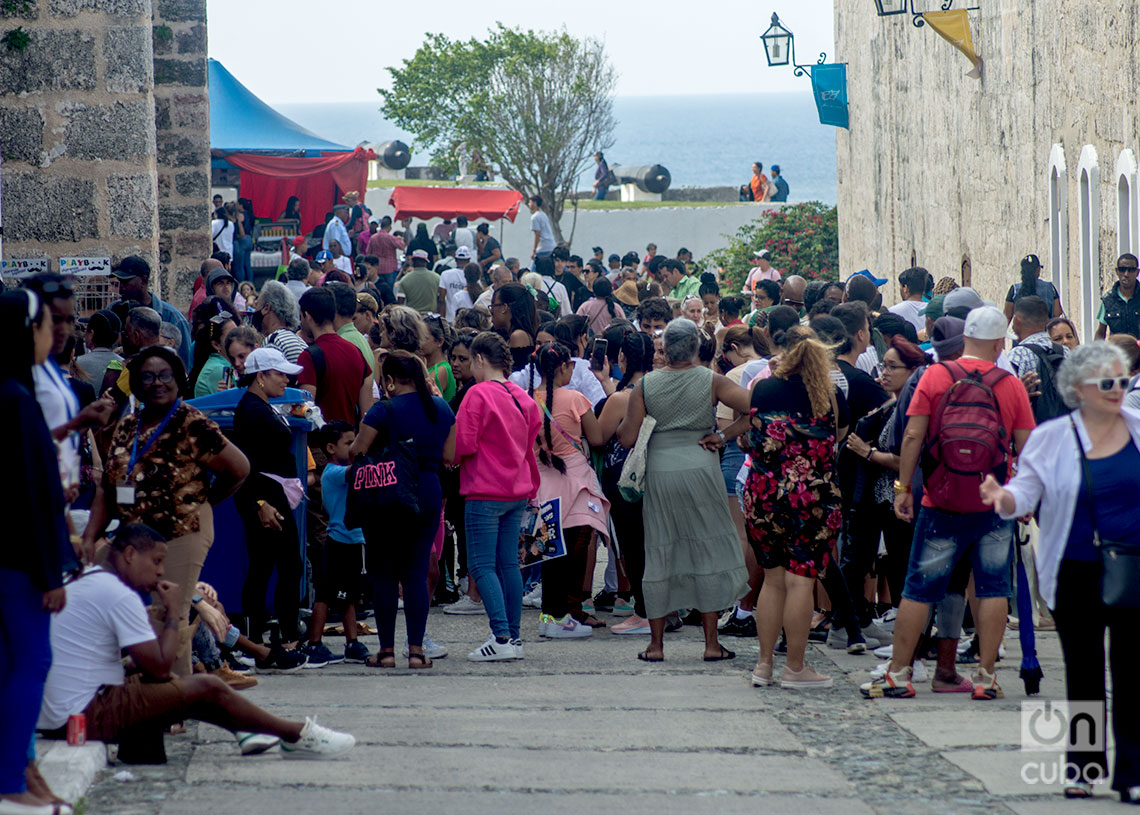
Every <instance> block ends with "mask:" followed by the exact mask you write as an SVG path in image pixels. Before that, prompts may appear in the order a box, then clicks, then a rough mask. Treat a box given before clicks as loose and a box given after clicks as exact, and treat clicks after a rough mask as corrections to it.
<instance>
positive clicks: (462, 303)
mask: <svg viewBox="0 0 1140 815" xmlns="http://www.w3.org/2000/svg"><path fill="white" fill-rule="evenodd" d="M479 296H480V297H482V296H483V295H481V294H480V295H479ZM474 306H475V304H474V303H472V302H471V292H469V291H467V287H466V286H464V287H463V288H462V289H460V290H459V291H457V292H456V293H455V313H456V314H458V313H459V310H460V309H461V308H473V307H474Z"/></svg>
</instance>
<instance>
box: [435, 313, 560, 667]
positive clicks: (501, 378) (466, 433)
mask: <svg viewBox="0 0 1140 815" xmlns="http://www.w3.org/2000/svg"><path fill="white" fill-rule="evenodd" d="M510 371H511V353H510V349H509V348H508V347H507V343H506V341H505V340H504V339H503V338H502V337H500V336H499V335H498V334H495V333H492V332H490V331H484V332H483V333H481V334H479V336H477V337H476V338H475V340H474V341H473V342H472V343H471V373H472V375H473V376H474V378H475V381H476V383H477V384H476V385H474V386H473V387H472V388H471V389H470V390H469V391H467V395H466V396H465V397H463V403H462V404H461V405H460V407H459V415H458V416H457V417H456V445H455V454H456V458H457V459H458V461H459V492H460V493H461V494H462V495H463V496H464V497H465V498H466V499H467V506H466V509H465V512H464V522H465V525H466V527H467V565H468V569H469V570H470V572H471V576H472V577H473V578H474V579H475V582H476V583H477V584H478V586H479V593H480V594H481V595H483V607H484V608H485V609H486V610H487V617H488V618H489V619H490V622H491V636H490V637H489V638H488V639H487V642H485V643H484V644H483V645H482V646H480V647H479V648H477V649H476V650H474V651H472V652H471V653H470V654H468V655H467V658H468V659H469V660H471V661H473V662H495V661H499V660H508V659H522V656H523V649H522V642H521V640H520V639H519V624H520V620H521V618H522V576H521V575H520V573H519V549H518V547H519V529H520V528H521V526H522V521H523V515H524V513H525V512H526V511H527V503H528V501H529V500H530V499H533V498H534V497H535V496H536V495H537V494H538V483H539V476H538V462H537V461H536V460H535V455H534V440H535V439H536V438H537V437H538V431H539V428H540V427H541V426H542V414H541V412H540V411H539V408H538V405H536V404H535V402H534V400H533V399H531V398H530V397H529V396H528V395H527V392H526V391H524V390H523V389H522V388H520V387H518V386H517V385H515V384H513V383H511V382H508V381H507V374H509V373H510Z"/></svg>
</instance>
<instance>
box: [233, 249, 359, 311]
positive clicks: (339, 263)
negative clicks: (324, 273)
mask: <svg viewBox="0 0 1140 815" xmlns="http://www.w3.org/2000/svg"><path fill="white" fill-rule="evenodd" d="M333 267H334V268H336V269H340V270H341V271H342V272H344V273H345V274H346V275H348V276H349V277H352V259H351V258H350V257H349V256H348V255H341V256H340V257H338V258H333ZM234 305H235V306H236V305H237V303H234Z"/></svg>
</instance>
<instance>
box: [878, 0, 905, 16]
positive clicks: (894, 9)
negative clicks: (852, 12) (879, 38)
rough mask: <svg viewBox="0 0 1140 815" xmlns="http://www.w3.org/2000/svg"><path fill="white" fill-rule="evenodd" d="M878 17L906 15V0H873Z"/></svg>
mask: <svg viewBox="0 0 1140 815" xmlns="http://www.w3.org/2000/svg"><path fill="white" fill-rule="evenodd" d="M875 5H876V6H878V9H879V16H880V17H891V16H893V15H895V14H906V12H907V5H908V3H907V0H875Z"/></svg>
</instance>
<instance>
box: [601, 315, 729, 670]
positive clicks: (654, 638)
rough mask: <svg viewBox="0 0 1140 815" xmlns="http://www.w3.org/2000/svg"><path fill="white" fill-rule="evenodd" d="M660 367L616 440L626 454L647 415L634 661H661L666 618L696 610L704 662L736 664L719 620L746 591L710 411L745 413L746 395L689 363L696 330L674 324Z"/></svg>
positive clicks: (633, 402)
mask: <svg viewBox="0 0 1140 815" xmlns="http://www.w3.org/2000/svg"><path fill="white" fill-rule="evenodd" d="M663 342H664V351H665V357H666V363H667V364H666V367H665V368H663V369H661V370H654V371H651V372H650V373H648V374H646V375H645V377H644V378H643V379H642V380H641V382H640V383H638V386H637V389H636V390H634V391H633V394H632V395H631V396H630V400H629V409H628V412H627V413H626V416H625V418H624V419H623V420H622V422H621V424H620V425H619V426H618V440H619V441H620V442H621V443H622V445H624V446H625V447H632V446H633V444H634V443H635V442H636V441H637V435H638V432H639V431H640V430H641V424H642V422H643V421H644V419H645V417H646V416H652V417H653V418H654V419H655V420H656V421H657V426H656V428H655V429H654V431H653V435H652V437H651V438H650V441H649V450H648V454H647V456H646V467H645V500H644V503H643V505H642V513H643V515H644V521H645V577H644V579H643V583H642V585H643V590H644V594H645V609H646V613H647V615H648V617H649V627H650V631H651V639H650V643H649V647H648V648H646V649H645V650H644V651H642V652H641V653H640V654H638V655H637V658H638V659H641V660H643V661H646V662H660V661H662V660H663V659H664V648H663V638H664V634H665V615H666V614H668V613H669V612H671V611H676V610H677V609H681V608H687V609H697V610H699V611H700V612H701V621H702V624H703V626H704V634H705V651H704V658H705V661H706V662H715V661H718V660H723V659H732V658H733V657H735V656H736V655H735V654H734V653H733V652H732V651H729V650H728V649H727V648H724V647H723V646H722V645H721V644H720V642H719V641H718V640H717V629H716V623H717V613H718V612H719V611H720V610H722V609H725V608H730V607H731V606H732V604H733V603H735V602H736V601H737V600H738V599H740V598H741V597H742V596H744V594H745V592H747V591H748V569H747V568H746V567H745V565H744V555H743V553H742V552H741V549H740V539H739V538H738V536H737V534H736V527H735V526H734V525H733V522H732V516H731V515H730V514H729V508H728V498H727V496H726V494H725V491H724V478H723V477H722V476H721V473H720V463H719V459H718V456H717V453H716V452H715V450H716V448H717V446H719V444H721V443H723V441H724V437H723V435H721V434H720V432H719V431H717V430H716V406H717V404H718V403H723V404H725V405H727V406H729V407H731V408H732V409H733V410H736V411H738V412H741V413H748V411H749V409H750V405H749V398H748V391H746V390H744V389H743V388H741V387H740V386H738V385H736V384H734V383H733V382H731V381H730V380H729V379H728V378H727V377H724V376H722V375H720V374H717V373H713V372H712V371H711V370H709V369H708V368H705V367H702V366H700V365H698V364H697V362H696V356H697V350H698V348H699V346H700V329H698V328H697V326H696V325H695V324H694V323H692V322H691V321H689V320H686V319H676V320H673V321H672V322H671V323H669V325H668V326H667V327H666V328H665V333H664V337H663Z"/></svg>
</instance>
